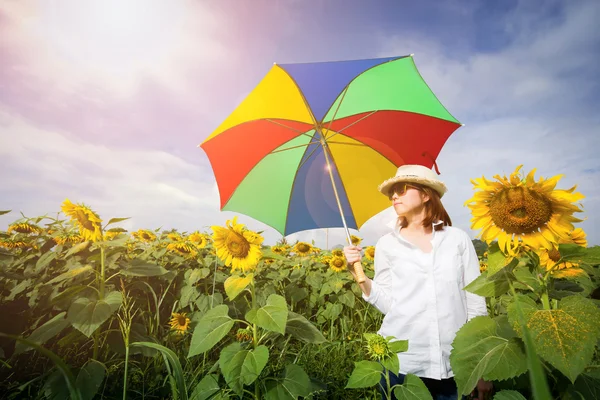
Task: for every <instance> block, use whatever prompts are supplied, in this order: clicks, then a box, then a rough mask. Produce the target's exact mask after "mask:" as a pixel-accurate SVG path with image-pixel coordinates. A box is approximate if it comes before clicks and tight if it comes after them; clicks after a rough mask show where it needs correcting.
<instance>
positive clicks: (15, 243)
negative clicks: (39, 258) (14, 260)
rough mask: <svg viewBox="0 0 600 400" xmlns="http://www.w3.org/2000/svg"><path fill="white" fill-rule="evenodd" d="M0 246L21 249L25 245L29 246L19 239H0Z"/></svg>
mask: <svg viewBox="0 0 600 400" xmlns="http://www.w3.org/2000/svg"><path fill="white" fill-rule="evenodd" d="M0 247H4V248H6V249H22V248H25V247H29V245H28V244H27V243H26V242H24V241H22V240H19V239H10V238H6V239H0Z"/></svg>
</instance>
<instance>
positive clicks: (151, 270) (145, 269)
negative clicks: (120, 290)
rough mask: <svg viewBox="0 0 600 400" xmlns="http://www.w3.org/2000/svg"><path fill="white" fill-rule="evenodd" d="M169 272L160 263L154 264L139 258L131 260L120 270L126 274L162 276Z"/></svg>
mask: <svg viewBox="0 0 600 400" xmlns="http://www.w3.org/2000/svg"><path fill="white" fill-rule="evenodd" d="M167 272H169V271H167V270H166V269H165V268H163V267H162V266H160V265H158V264H152V263H149V262H146V261H143V260H139V259H137V258H134V259H133V260H131V262H130V264H129V265H126V266H125V268H123V269H122V270H121V271H120V273H121V274H122V275H125V276H162V275H164V274H166V273H167Z"/></svg>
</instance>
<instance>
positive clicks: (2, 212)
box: [0, 210, 12, 215]
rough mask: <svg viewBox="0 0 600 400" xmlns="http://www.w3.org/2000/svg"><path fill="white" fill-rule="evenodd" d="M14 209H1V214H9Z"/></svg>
mask: <svg viewBox="0 0 600 400" xmlns="http://www.w3.org/2000/svg"><path fill="white" fill-rule="evenodd" d="M11 211H12V210H4V211H0V215H4V214H8V213H9V212H11Z"/></svg>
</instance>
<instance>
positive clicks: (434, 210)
mask: <svg viewBox="0 0 600 400" xmlns="http://www.w3.org/2000/svg"><path fill="white" fill-rule="evenodd" d="M409 186H411V187H414V188H416V189H417V190H419V191H420V192H423V193H424V194H426V195H427V196H428V197H429V200H427V201H426V202H425V218H424V219H423V227H425V228H427V227H428V226H431V225H432V224H433V223H434V222H437V221H442V223H441V224H438V225H435V226H434V227H433V228H434V229H435V230H436V231H439V230H442V229H443V228H444V226H452V221H451V220H450V216H449V215H448V212H447V211H446V209H445V208H444V205H443V204H442V200H441V199H440V195H439V194H438V192H436V191H435V190H434V189H432V188H430V187H429V186H423V185H418V184H414V183H412V182H411V183H410V184H409ZM407 225H408V221H407V220H406V217H402V216H398V223H397V226H398V227H402V228H405V227H406V226H407Z"/></svg>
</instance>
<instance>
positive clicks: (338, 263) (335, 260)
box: [329, 256, 346, 272]
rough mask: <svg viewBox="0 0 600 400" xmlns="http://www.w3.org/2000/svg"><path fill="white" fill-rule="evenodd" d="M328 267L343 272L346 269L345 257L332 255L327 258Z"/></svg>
mask: <svg viewBox="0 0 600 400" xmlns="http://www.w3.org/2000/svg"><path fill="white" fill-rule="evenodd" d="M329 268H331V269H332V270H333V271H334V272H343V271H345V270H346V259H345V258H344V257H338V256H333V257H331V260H329Z"/></svg>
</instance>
